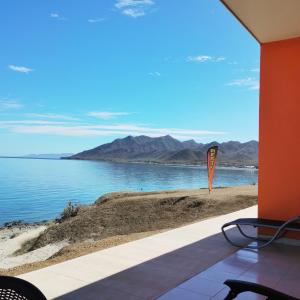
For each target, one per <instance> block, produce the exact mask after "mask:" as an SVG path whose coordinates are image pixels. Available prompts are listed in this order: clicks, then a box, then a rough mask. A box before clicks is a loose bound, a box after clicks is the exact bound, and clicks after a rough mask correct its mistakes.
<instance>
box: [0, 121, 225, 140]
mask: <svg viewBox="0 0 300 300" xmlns="http://www.w3.org/2000/svg"><path fill="white" fill-rule="evenodd" d="M15 122H21V121H15ZM25 122H27V121H23V123H12V124H2V125H1V123H0V127H5V128H7V125H10V126H9V127H8V129H9V130H10V131H11V132H14V133H23V134H44V135H61V136H83V137H86V136H115V135H121V136H126V135H148V136H152V137H157V136H162V135H167V134H170V135H172V136H173V137H175V138H178V139H191V138H197V137H203V136H207V135H213V136H215V135H224V134H226V132H217V131H208V130H193V129H178V128H150V127H144V126H139V125H132V124H112V125H74V126H70V125H61V124H53V125H52V124H46V123H45V124H34V123H31V124H26V123H25ZM28 122H29V121H28ZM31 122H32V121H31ZM39 122H41V121H39Z"/></svg>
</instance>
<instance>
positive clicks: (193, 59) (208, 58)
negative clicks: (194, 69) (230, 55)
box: [187, 55, 226, 63]
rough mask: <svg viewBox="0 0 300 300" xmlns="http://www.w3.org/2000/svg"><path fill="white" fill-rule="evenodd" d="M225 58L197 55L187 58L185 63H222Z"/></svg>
mask: <svg viewBox="0 0 300 300" xmlns="http://www.w3.org/2000/svg"><path fill="white" fill-rule="evenodd" d="M225 59H226V58H225V57H223V56H219V57H214V56H210V55H197V56H189V57H188V58H187V61H189V62H200V63H203V62H221V61H224V60H225Z"/></svg>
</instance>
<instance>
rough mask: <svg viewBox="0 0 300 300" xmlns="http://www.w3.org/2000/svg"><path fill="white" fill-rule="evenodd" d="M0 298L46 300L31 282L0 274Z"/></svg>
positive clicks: (4, 299) (7, 299)
mask: <svg viewBox="0 0 300 300" xmlns="http://www.w3.org/2000/svg"><path fill="white" fill-rule="evenodd" d="M0 299H1V300H47V299H46V297H45V296H44V295H43V293H42V292H41V291H40V290H39V289H38V288H37V287H35V286H34V285H33V284H31V283H29V282H27V281H25V280H23V279H20V278H17V277H10V276H0Z"/></svg>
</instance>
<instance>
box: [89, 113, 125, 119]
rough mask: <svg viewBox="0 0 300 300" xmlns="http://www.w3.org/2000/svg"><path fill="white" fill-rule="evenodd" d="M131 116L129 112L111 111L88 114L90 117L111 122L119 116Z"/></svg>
mask: <svg viewBox="0 0 300 300" xmlns="http://www.w3.org/2000/svg"><path fill="white" fill-rule="evenodd" d="M130 114H131V113H128V112H109V111H91V112H89V113H87V115H88V116H90V117H95V118H99V119H103V120H109V119H113V118H116V117H119V116H127V115H130Z"/></svg>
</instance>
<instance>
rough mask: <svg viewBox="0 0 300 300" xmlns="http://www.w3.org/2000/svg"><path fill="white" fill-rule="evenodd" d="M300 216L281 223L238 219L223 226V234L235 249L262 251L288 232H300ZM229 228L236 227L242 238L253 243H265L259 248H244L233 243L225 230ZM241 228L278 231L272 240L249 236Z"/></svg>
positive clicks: (267, 220)
mask: <svg viewBox="0 0 300 300" xmlns="http://www.w3.org/2000/svg"><path fill="white" fill-rule="evenodd" d="M299 222H300V216H297V217H295V218H292V219H290V220H288V221H279V220H269V219H255V218H244V219H237V220H235V221H232V222H229V223H226V224H224V225H223V226H222V233H223V235H224V237H225V239H226V240H227V241H228V242H229V243H230V244H231V245H233V246H235V247H241V248H243V247H244V248H249V249H260V248H264V247H266V246H268V245H270V244H272V243H273V242H274V241H276V240H278V239H280V238H281V237H283V236H284V234H285V233H286V231H300V223H299ZM228 226H236V227H237V229H238V230H239V232H240V233H241V235H242V236H244V237H246V238H248V239H250V240H252V241H259V242H263V243H262V244H261V245H257V246H252V245H248V246H243V245H239V244H237V243H235V242H233V241H232V240H231V239H230V238H229V237H228V236H227V234H226V231H225V228H226V227H228ZM241 226H253V227H254V228H259V227H261V228H272V229H276V232H275V234H274V235H273V236H272V237H271V238H270V239H263V238H259V237H254V236H249V235H248V234H246V233H245V232H244V231H243V230H242V227H241Z"/></svg>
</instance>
